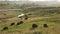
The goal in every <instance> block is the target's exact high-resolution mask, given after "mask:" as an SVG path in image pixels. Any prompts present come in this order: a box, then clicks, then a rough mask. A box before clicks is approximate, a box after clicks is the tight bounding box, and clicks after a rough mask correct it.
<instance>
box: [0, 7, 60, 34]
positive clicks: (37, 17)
mask: <svg viewBox="0 0 60 34" xmlns="http://www.w3.org/2000/svg"><path fill="white" fill-rule="evenodd" d="M59 9H60V8H56V7H48V8H46V7H44V8H41V7H36V8H29V9H24V10H22V11H0V34H60V10H59ZM22 13H23V14H26V15H28V20H24V18H25V17H22V18H23V19H20V18H18V17H17V16H18V15H19V14H22ZM29 14H31V15H29ZM21 20H22V21H23V22H24V23H23V24H21V25H16V24H17V22H18V21H21ZM12 22H14V23H15V25H13V26H10V23H12ZM32 24H37V25H38V27H37V28H35V29H31V28H32ZM43 24H48V27H47V28H44V27H43ZM5 26H7V27H8V28H9V29H8V30H4V31H2V29H3V27H5Z"/></svg>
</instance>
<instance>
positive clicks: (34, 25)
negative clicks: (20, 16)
mask: <svg viewBox="0 0 60 34" xmlns="http://www.w3.org/2000/svg"><path fill="white" fill-rule="evenodd" d="M23 23H24V22H23V21H20V22H18V23H17V24H16V25H20V24H23ZM13 25H15V23H14V22H13V23H11V24H10V26H13ZM31 26H32V29H35V28H37V27H38V25H37V24H32V25H31ZM43 27H44V28H48V25H47V24H43ZM2 30H8V27H4V28H3V29H2Z"/></svg>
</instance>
